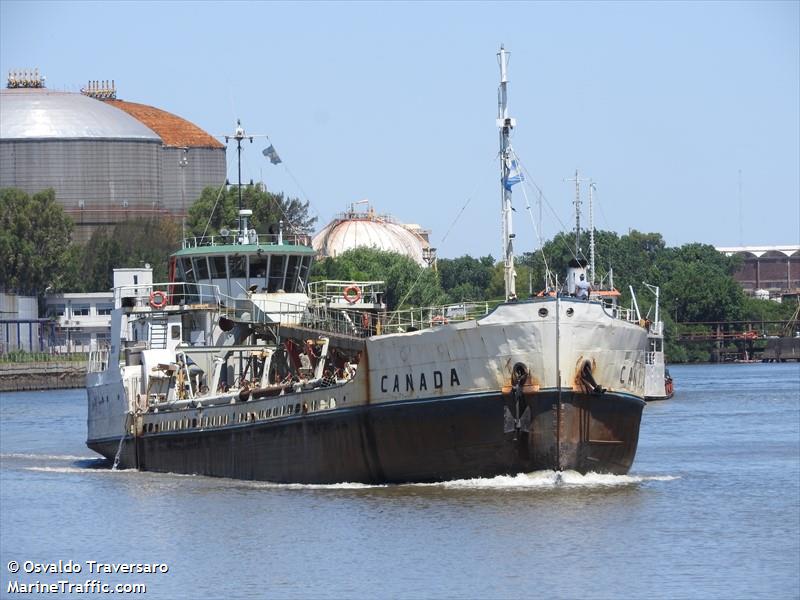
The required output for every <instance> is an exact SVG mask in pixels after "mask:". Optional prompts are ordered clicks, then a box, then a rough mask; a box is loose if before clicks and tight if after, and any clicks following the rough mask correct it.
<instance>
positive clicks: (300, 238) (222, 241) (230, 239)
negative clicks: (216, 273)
mask: <svg viewBox="0 0 800 600" xmlns="http://www.w3.org/2000/svg"><path fill="white" fill-rule="evenodd" d="M242 244H246V245H255V246H285V245H295V246H311V236H310V235H307V234H304V233H290V234H286V233H284V234H280V235H278V234H273V233H252V232H248V233H245V234H243V235H240V233H239V231H238V230H233V231H231V232H230V233H229V235H211V236H206V237H189V238H184V239H183V240H182V242H181V248H182V249H184V250H186V249H189V248H206V247H211V246H231V245H242Z"/></svg>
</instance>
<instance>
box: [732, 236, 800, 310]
mask: <svg viewBox="0 0 800 600" xmlns="http://www.w3.org/2000/svg"><path fill="white" fill-rule="evenodd" d="M717 251H718V252H722V253H723V254H725V256H734V255H736V256H741V257H742V266H741V267H740V268H739V270H738V271H737V272H736V273H734V275H733V277H734V279H736V281H738V282H739V283H740V284H741V286H742V288H743V289H744V291H745V292H747V293H749V294H753V295H759V296H763V295H765V294H768V297H771V298H780V297H782V296H786V295H796V294H797V291H798V289H800V246H793V245H783V246H736V247H725V248H717Z"/></svg>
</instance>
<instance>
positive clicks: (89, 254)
mask: <svg viewBox="0 0 800 600" xmlns="http://www.w3.org/2000/svg"><path fill="white" fill-rule="evenodd" d="M180 233H181V232H180V225H178V224H177V223H176V222H175V221H173V220H172V219H166V218H161V219H133V220H130V221H123V222H121V223H117V224H116V225H114V226H113V227H100V228H98V229H96V230H95V232H94V233H93V234H92V237H91V238H90V239H89V242H88V243H87V244H86V246H84V247H83V248H81V249H80V250H79V251H76V252H74V253H73V255H72V260H73V264H72V267H71V269H67V270H66V271H65V275H66V276H67V278H68V279H67V280H66V282H65V283H66V285H68V286H69V288H70V291H82V292H96V291H106V290H109V289H111V288H112V287H113V285H114V269H116V268H125V267H143V266H144V265H145V264H149V265H150V266H151V267H152V268H153V281H166V280H167V265H168V261H169V256H170V254H172V253H173V252H175V251H176V250H177V249H178V248H179V246H180ZM78 274H80V275H79V276H78V277H76V275H78Z"/></svg>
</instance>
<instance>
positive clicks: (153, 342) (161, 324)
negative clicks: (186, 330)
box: [150, 319, 167, 350]
mask: <svg viewBox="0 0 800 600" xmlns="http://www.w3.org/2000/svg"><path fill="white" fill-rule="evenodd" d="M150 348H151V349H153V350H159V349H162V350H166V348H167V320H166V319H153V320H151V321H150Z"/></svg>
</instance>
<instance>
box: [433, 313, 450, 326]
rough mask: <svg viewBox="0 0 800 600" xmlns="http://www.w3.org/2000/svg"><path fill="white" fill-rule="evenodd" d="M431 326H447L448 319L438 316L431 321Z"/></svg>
mask: <svg viewBox="0 0 800 600" xmlns="http://www.w3.org/2000/svg"><path fill="white" fill-rule="evenodd" d="M431 325H447V318H445V317H443V316H442V315H436V316H435V317H433V318H432V319H431Z"/></svg>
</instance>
